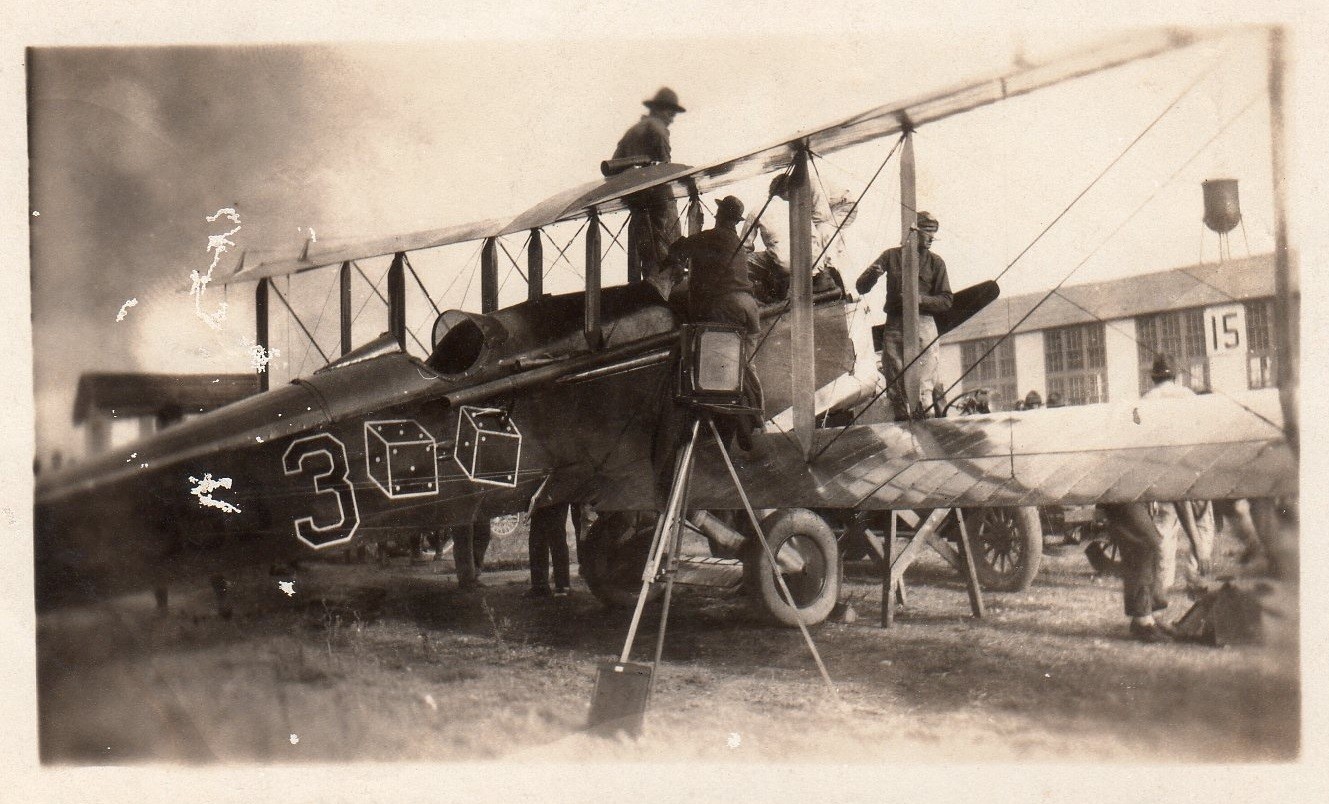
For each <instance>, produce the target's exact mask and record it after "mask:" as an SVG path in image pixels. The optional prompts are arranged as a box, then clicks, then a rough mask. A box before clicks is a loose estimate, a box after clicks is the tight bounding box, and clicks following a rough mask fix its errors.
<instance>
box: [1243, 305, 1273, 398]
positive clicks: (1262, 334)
mask: <svg viewBox="0 0 1329 804" xmlns="http://www.w3.org/2000/svg"><path fill="white" fill-rule="evenodd" d="M1273 313H1274V303H1273V300H1272V299H1256V300H1254V301H1248V302H1246V384H1247V385H1248V386H1249V387H1250V388H1252V389H1255V388H1272V387H1274V386H1275V385H1277V384H1278V348H1277V346H1276V345H1275V341H1274V317H1273Z"/></svg>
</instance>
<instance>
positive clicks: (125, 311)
mask: <svg viewBox="0 0 1329 804" xmlns="http://www.w3.org/2000/svg"><path fill="white" fill-rule="evenodd" d="M137 306H138V299H137V298H133V299H130V300H129V301H127V302H125V303H124V304H122V305H120V312H118V313H116V314H115V323H117V324H119V323H120V322H121V321H124V320H125V316H127V315H129V308H130V307H137Z"/></svg>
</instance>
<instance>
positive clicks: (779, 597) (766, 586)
mask: <svg viewBox="0 0 1329 804" xmlns="http://www.w3.org/2000/svg"><path fill="white" fill-rule="evenodd" d="M762 530H764V531H765V532H766V541H767V543H768V544H769V545H770V548H771V553H772V554H774V555H775V557H776V563H777V564H778V565H779V568H780V573H781V575H782V576H783V577H784V582H785V585H787V586H788V587H789V594H790V595H792V596H793V603H792V605H791V604H790V602H789V601H788V600H787V599H786V598H785V596H784V594H783V592H782V591H781V589H780V584H779V582H778V581H777V580H776V576H775V570H774V569H773V568H772V566H771V561H770V558H769V557H768V556H767V554H766V551H765V550H764V549H762V545H761V541H760V540H758V539H756V538H752V539H749V540H748V542H747V544H746V545H745V546H744V557H743V573H744V576H745V578H744V580H745V583H746V586H747V590H748V593H749V594H750V595H751V596H752V598H753V600H754V601H755V602H756V603H757V604H758V605H759V606H761V608H762V609H763V610H764V611H766V612H767V613H769V614H770V615H771V616H772V617H774V618H775V619H776V620H778V621H779V622H781V623H783V624H784V625H798V623H799V622H800V621H801V622H802V623H803V624H804V625H816V624H817V623H820V622H821V621H823V620H825V619H826V618H827V617H828V616H830V613H831V609H833V608H834V607H835V603H836V601H838V600H839V599H840V549H839V546H838V545H837V544H836V541H835V534H834V533H833V532H832V531H831V528H830V526H829V525H827V524H826V521H825V520H824V519H822V518H821V517H819V516H817V515H816V514H814V513H812V512H811V511H809V510H807V509H804V508H787V509H782V510H779V511H776V512H775V513H773V514H771V515H770V516H768V517H767V518H766V520H765V521H764V522H763V523H762Z"/></svg>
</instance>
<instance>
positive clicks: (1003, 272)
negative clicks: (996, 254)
mask: <svg viewBox="0 0 1329 804" xmlns="http://www.w3.org/2000/svg"><path fill="white" fill-rule="evenodd" d="M1234 47H1235V45H1234V46H1229V47H1228V48H1227V49H1226V50H1224V51H1223V52H1222V53H1220V54H1219V56H1218V57H1217V58H1216V59H1214V61H1213V62H1211V63H1210V64H1209V66H1207V67H1206V68H1205V69H1204V70H1201V71H1200V73H1199V74H1198V75H1196V76H1195V78H1193V79H1192V80H1191V81H1190V83H1188V84H1187V85H1186V86H1185V87H1184V88H1183V89H1182V90H1181V92H1180V93H1179V94H1178V95H1177V97H1176V98H1175V99H1173V101H1172V102H1171V103H1169V104H1168V105H1167V106H1166V107H1165V108H1164V109H1163V111H1161V112H1159V113H1158V115H1157V116H1156V117H1155V118H1154V119H1153V120H1151V121H1150V122H1149V125H1147V126H1145V127H1144V130H1142V131H1141V132H1140V133H1139V134H1137V135H1136V136H1135V139H1133V140H1131V141H1130V142H1129V143H1127V145H1126V147H1125V148H1123V149H1122V151H1121V153H1119V154H1117V156H1116V158H1115V159H1113V160H1112V161H1111V162H1109V163H1108V164H1107V166H1105V167H1104V168H1103V169H1102V170H1101V171H1099V173H1098V175H1097V176H1095V177H1094V179H1093V181H1091V182H1089V184H1088V185H1086V186H1085V188H1084V189H1083V190H1081V191H1080V193H1079V195H1077V196H1075V198H1072V199H1071V202H1070V203H1069V204H1067V205H1066V208H1065V209H1063V210H1062V211H1061V212H1059V213H1057V216H1056V217H1055V218H1053V219H1052V220H1051V222H1049V223H1048V225H1047V226H1044V227H1043V231H1041V232H1039V233H1038V235H1037V236H1036V237H1034V239H1033V240H1031V241H1029V245H1027V246H1025V247H1024V249H1023V250H1021V251H1020V253H1019V254H1016V255H1015V259H1013V260H1011V261H1010V263H1009V264H1008V265H1007V266H1006V267H1005V268H1003V269H1001V273H999V274H997V275H996V276H995V277H994V278H993V280H992V281H994V282H995V281H997V280H999V279H1001V278H1002V277H1003V276H1005V275H1006V272H1007V271H1009V270H1011V268H1013V267H1015V264H1016V263H1017V262H1019V261H1020V259H1021V258H1022V257H1024V255H1025V254H1028V253H1029V250H1030V249H1032V248H1033V247H1034V246H1035V245H1037V244H1038V241H1040V240H1042V239H1043V235H1045V234H1047V233H1048V232H1049V231H1050V230H1051V229H1052V227H1053V226H1056V225H1057V223H1058V222H1060V221H1061V219H1062V218H1064V217H1065V216H1066V213H1068V212H1070V211H1071V208H1072V207H1074V206H1075V205H1076V204H1077V203H1079V202H1080V199H1081V198H1084V197H1085V195H1086V194H1087V193H1088V192H1089V191H1090V190H1092V189H1094V186H1095V185H1097V184H1098V182H1099V181H1100V180H1101V179H1102V178H1103V177H1104V176H1106V175H1107V173H1108V171H1110V170H1112V168H1114V167H1115V166H1116V165H1117V163H1118V162H1120V161H1121V160H1122V158H1123V157H1125V156H1126V154H1127V153H1129V152H1130V151H1131V149H1132V148H1134V147H1135V146H1136V145H1137V144H1138V143H1139V142H1140V140H1142V139H1144V137H1145V135H1147V134H1148V133H1149V132H1150V131H1152V130H1153V128H1154V126H1156V125H1158V123H1159V121H1161V120H1162V119H1163V118H1164V117H1166V116H1167V114H1168V113H1169V112H1171V111H1172V110H1173V109H1175V108H1176V106H1177V104H1178V103H1181V101H1182V100H1183V99H1184V98H1185V97H1186V96H1187V95H1189V94H1190V92H1191V90H1193V89H1195V88H1196V87H1197V86H1199V85H1200V82H1201V81H1203V80H1204V79H1206V78H1208V77H1209V76H1210V75H1211V74H1213V72H1214V71H1215V70H1217V69H1218V66H1219V65H1220V64H1222V63H1223V62H1224V61H1225V60H1226V58H1227V56H1228V54H1229V53H1231V52H1232V50H1233V48H1234ZM1188 164H1189V162H1188Z"/></svg>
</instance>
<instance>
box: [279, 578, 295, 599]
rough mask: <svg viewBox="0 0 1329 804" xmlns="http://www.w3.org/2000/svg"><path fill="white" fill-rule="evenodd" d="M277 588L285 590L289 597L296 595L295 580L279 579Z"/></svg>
mask: <svg viewBox="0 0 1329 804" xmlns="http://www.w3.org/2000/svg"><path fill="white" fill-rule="evenodd" d="M277 588H278V589H280V590H282V591H283V592H285V593H286V596H287V597H295V581H277Z"/></svg>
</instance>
